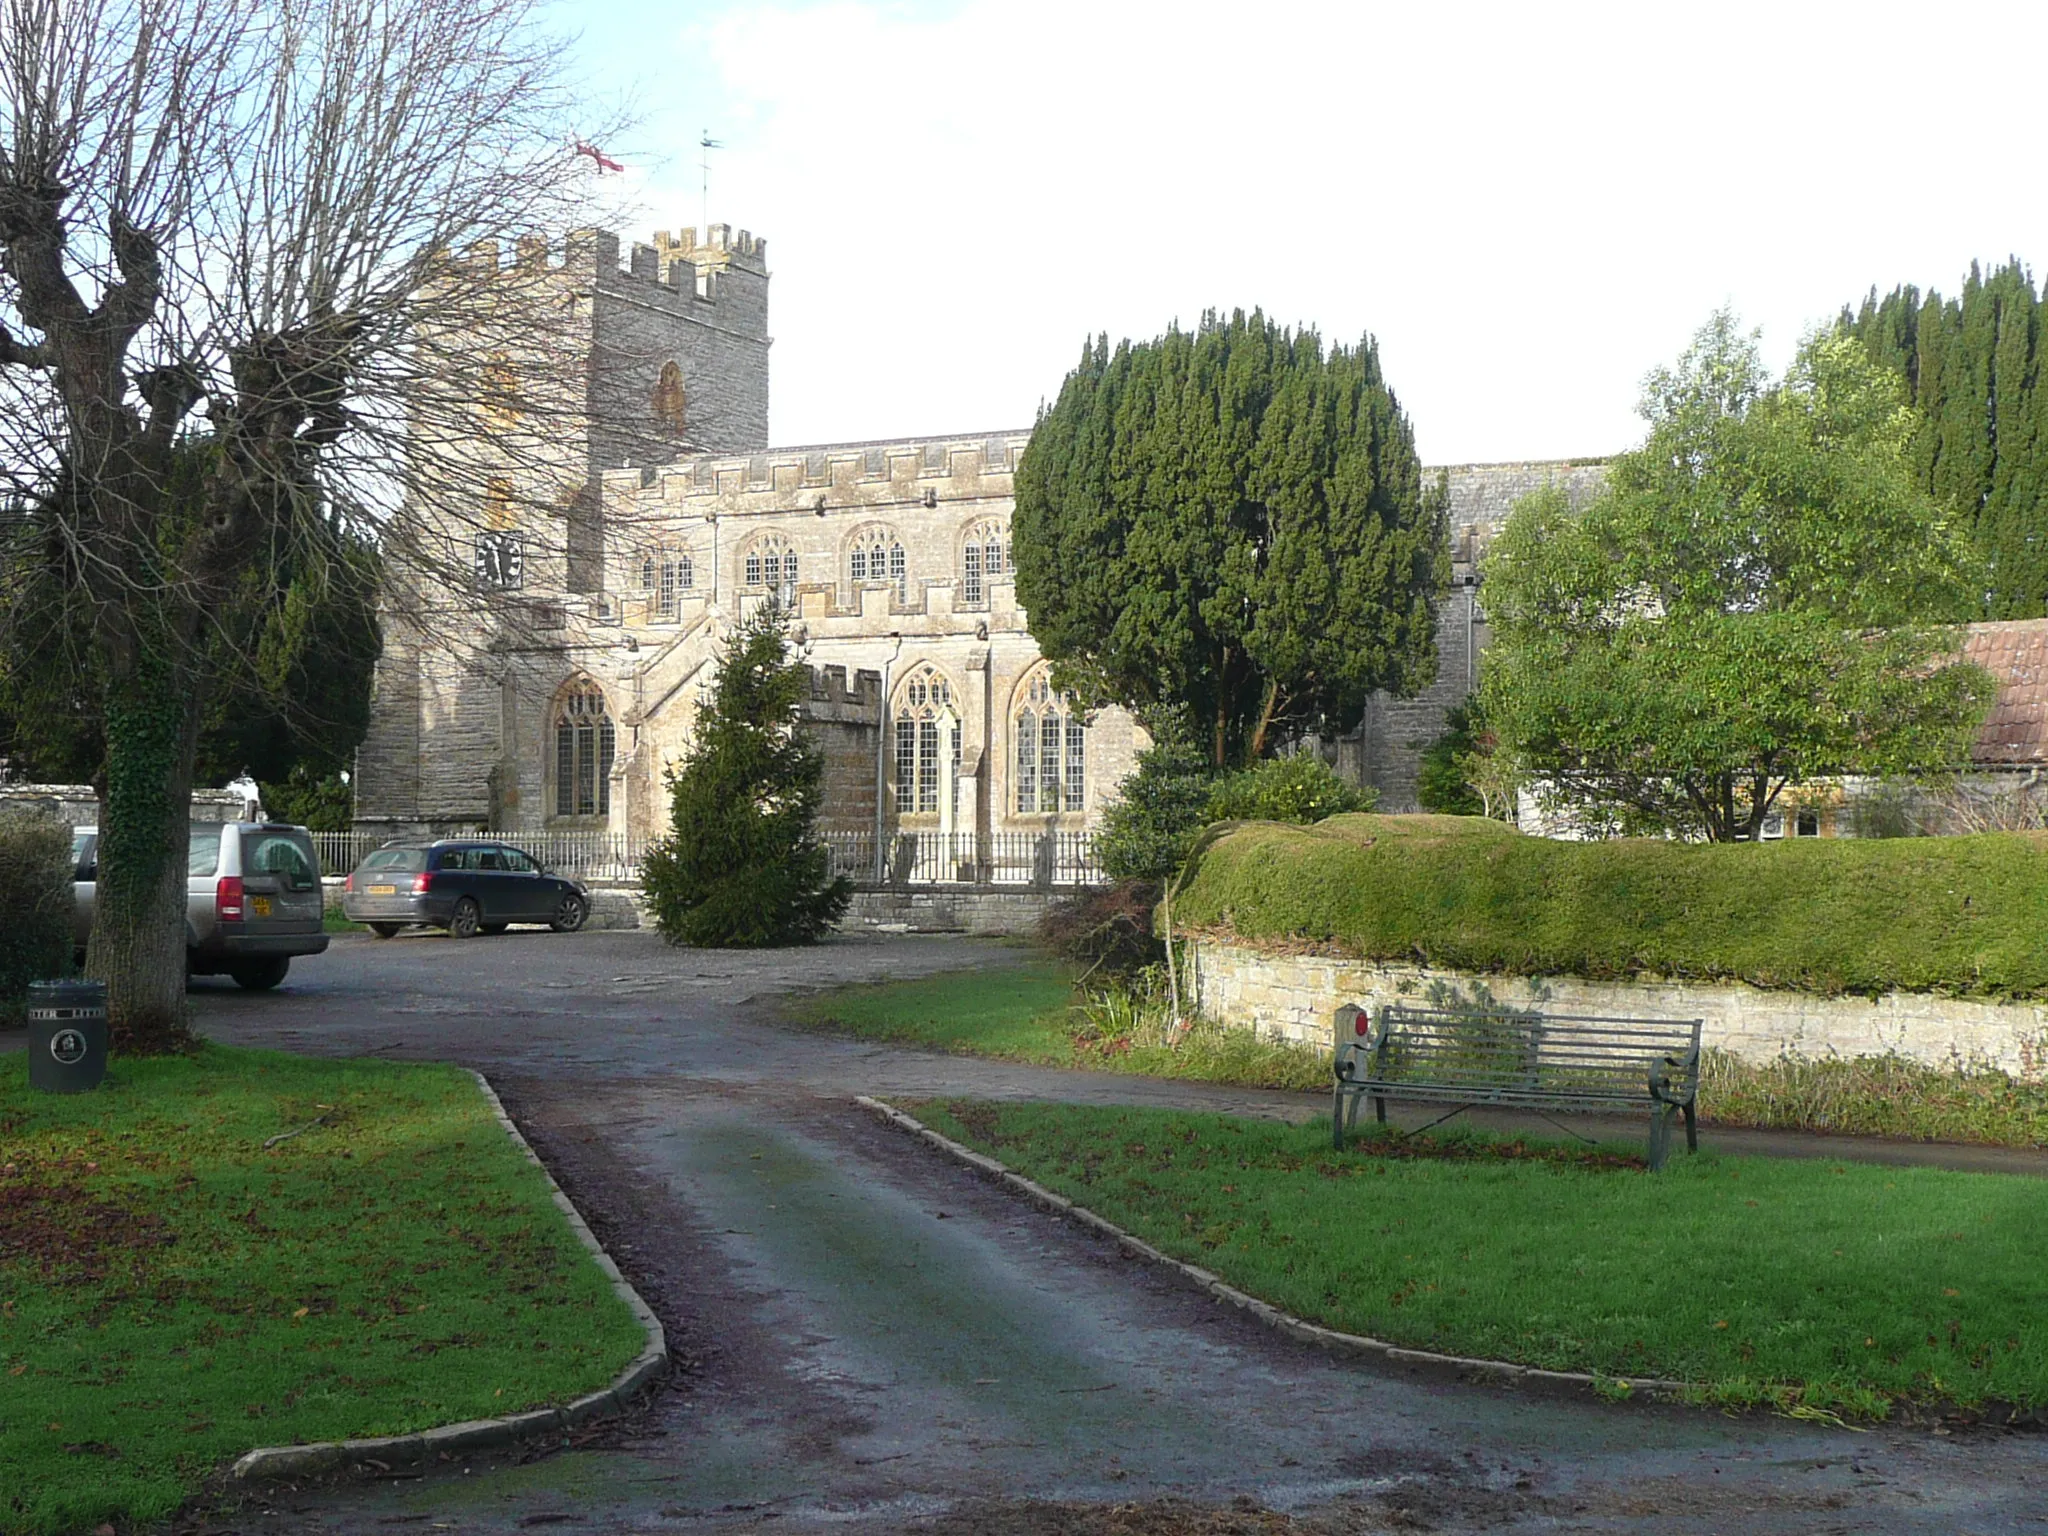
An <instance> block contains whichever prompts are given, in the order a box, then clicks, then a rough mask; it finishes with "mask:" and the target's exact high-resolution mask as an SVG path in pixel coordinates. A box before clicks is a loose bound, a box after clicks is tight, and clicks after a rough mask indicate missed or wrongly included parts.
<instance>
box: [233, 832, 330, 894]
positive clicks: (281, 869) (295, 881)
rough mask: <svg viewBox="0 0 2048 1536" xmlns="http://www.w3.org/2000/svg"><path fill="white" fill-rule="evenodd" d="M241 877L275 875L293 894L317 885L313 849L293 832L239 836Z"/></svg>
mask: <svg viewBox="0 0 2048 1536" xmlns="http://www.w3.org/2000/svg"><path fill="white" fill-rule="evenodd" d="M242 873H243V874H245V875H276V876H277V877H278V878H279V879H281V880H283V881H284V883H285V885H286V886H287V887H288V888H289V889H291V890H294V891H305V890H310V889H312V888H313V887H314V886H316V885H318V884H319V883H320V871H319V866H318V865H317V864H316V863H315V862H314V858H313V845H312V843H311V842H310V841H308V840H307V839H306V838H305V837H303V836H302V835H300V834H298V833H294V832H248V833H244V834H243V836H242Z"/></svg>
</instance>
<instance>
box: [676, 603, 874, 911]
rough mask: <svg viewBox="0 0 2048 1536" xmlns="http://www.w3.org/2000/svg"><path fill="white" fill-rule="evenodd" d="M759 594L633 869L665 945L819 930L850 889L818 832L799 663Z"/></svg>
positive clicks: (817, 760) (814, 763)
mask: <svg viewBox="0 0 2048 1536" xmlns="http://www.w3.org/2000/svg"><path fill="white" fill-rule="evenodd" d="M788 629H789V620H788V615H787V613H786V612H785V611H784V610H783V609H782V608H780V607H778V606H777V605H775V604H773V603H766V604H763V605H762V606H761V607H760V608H758V609H756V610H755V611H754V612H753V613H752V614H751V615H749V616H748V617H747V618H746V619H745V620H744V621H743V622H742V623H741V624H740V626H739V627H738V628H737V629H736V630H734V631H733V633H732V635H731V637H730V639H729V640H728V641H727V642H726V645H725V647H724V651H723V654H722V655H721V656H720V658H719V663H718V675H717V678H716V679H715V681H714V682H713V683H712V685H711V696H710V697H709V698H708V699H707V700H705V702H704V705H703V707H702V708H701V709H700V710H699V711H698V715H697V728H696V733H695V738H694V740H693V742H692V744H691V747H690V751H689V753H688V755H687V756H686V757H685V758H684V760H683V762H682V765H681V766H680V767H678V768H676V769H674V770H673V771H672V772H671V773H670V774H669V805H670V811H671V818H672V827H671V830H670V832H669V835H668V836H667V837H666V838H664V839H663V840H662V841H661V842H659V843H657V844H655V846H654V847H653V848H652V849H651V850H650V851H649V853H648V855H647V861H646V865H645V868H644V871H643V876H644V884H645V889H646V892H647V897H648V900H649V902H650V903H651V904H652V906H653V909H654V921H655V926H656V927H657V928H659V929H660V930H661V935H662V937H663V938H665V939H667V940H668V942H669V943H671V944H695V945H700V946H703V947H705V948H713V949H758V948H763V947H765V946H768V945H774V944H807V943H811V942H813V941H815V940H817V939H818V938H820V937H822V936H823V935H824V934H825V932H826V931H827V930H828V929H830V928H831V926H832V925H833V924H834V923H835V922H837V921H838V920H839V918H840V916H841V915H842V914H843V913H844V912H845V911H846V905H847V902H848V901H850V900H851V899H852V887H851V886H850V885H849V884H848V882H847V881H846V880H845V879H843V878H841V879H834V878H832V876H831V873H830V860H829V855H828V853H827V850H826V848H825V846H824V844H823V843H821V842H820V841H819V840H818V832H817V823H818V802H819V797H820V794H821V792H822V789H823V783H824V772H825V767H824V760H823V759H822V757H821V756H820V755H819V752H818V749H817V747H816V746H815V745H814V744H813V743H812V742H811V741H810V739H809V738H808V737H806V736H805V735H804V733H803V731H802V730H801V728H800V727H799V725H798V723H797V717H798V710H799V709H800V708H801V706H802V703H803V698H804V694H805V692H806V691H807V689H808V688H809V686H810V673H809V669H808V668H807V667H805V665H804V664H803V662H802V661H800V660H798V659H797V658H795V657H794V656H792V655H791V654H790V645H789V634H788Z"/></svg>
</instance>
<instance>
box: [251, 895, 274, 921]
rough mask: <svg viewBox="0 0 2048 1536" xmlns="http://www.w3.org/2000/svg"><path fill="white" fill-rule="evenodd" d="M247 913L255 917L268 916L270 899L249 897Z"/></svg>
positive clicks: (266, 897)
mask: <svg viewBox="0 0 2048 1536" xmlns="http://www.w3.org/2000/svg"><path fill="white" fill-rule="evenodd" d="M249 911H250V912H251V913H252V914H253V915H254V916H257V917H268V916H270V898H269V897H268V896H251V897H250V898H249Z"/></svg>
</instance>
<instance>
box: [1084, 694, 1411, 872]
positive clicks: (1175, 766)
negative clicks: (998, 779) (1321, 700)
mask: <svg viewBox="0 0 2048 1536" xmlns="http://www.w3.org/2000/svg"><path fill="white" fill-rule="evenodd" d="M1378 798H1379V796H1378V794H1377V792H1376V791H1373V790H1370V789H1359V788H1356V787H1354V786H1353V785H1350V784H1346V783H1345V782H1344V781H1343V780H1342V779H1340V778H1338V777H1337V775H1336V773H1335V772H1333V771H1332V770H1331V768H1330V766H1329V764H1327V763H1325V762H1324V761H1323V760H1322V759H1321V758H1320V757H1317V756H1316V755H1315V753H1313V752H1297V753H1296V754H1295V755H1294V756H1292V757H1272V758H1266V759H1263V760H1262V761H1259V762H1256V763H1253V764H1252V765H1251V766H1250V767H1248V768H1240V769H1238V770H1236V771H1235V772H1219V771H1218V770H1217V769H1216V768H1214V767H1212V766H1211V765H1210V764H1209V762H1208V761H1207V759H1205V758H1204V757H1203V756H1202V754H1201V753H1200V752H1199V751H1197V750H1196V748H1195V746H1194V744H1193V742H1192V741H1190V740H1189V739H1188V737H1187V736H1186V734H1185V733H1184V732H1182V731H1180V730H1177V729H1175V728H1172V727H1166V728H1162V729H1161V731H1160V734H1159V736H1158V738H1157V739H1156V740H1155V741H1154V743H1153V745H1151V746H1150V747H1147V748H1146V749H1145V750H1144V751H1143V752H1141V753H1139V754H1138V767H1137V770H1136V772H1134V773H1132V774H1131V776H1130V777H1129V778H1127V779H1125V780H1124V782H1123V784H1122V785H1121V786H1120V787H1119V789H1118V791H1117V798H1116V799H1115V800H1114V801H1113V802H1112V803H1111V804H1110V806H1109V808H1108V810H1106V811H1105V812H1104V813H1103V818H1102V831H1101V832H1100V833H1099V834H1098V836H1097V838H1096V844H1095V846H1096V849H1097V856H1098V857H1099V858H1100V859H1101V860H1102V867H1103V870H1104V871H1105V872H1106V873H1107V874H1108V875H1109V877H1110V878H1111V879H1112V880H1153V881H1163V880H1166V879H1169V878H1170V877H1172V876H1173V875H1174V874H1175V873H1176V872H1178V871H1179V869H1180V867H1181V865H1182V864H1184V863H1186V862H1187V857H1188V854H1189V853H1190V852H1191V851H1192V850H1193V849H1194V846H1195V840H1196V839H1197V838H1199V837H1200V836H1201V834H1202V829H1203V828H1204V827H1206V826H1209V825H1210V824H1211V823H1213V822H1218V821H1291V822H1315V821H1321V820H1323V819H1324V818H1325V817H1327V816H1337V815H1343V814H1345V813H1349V812H1358V811H1369V810H1371V809H1372V808H1373V805H1374V804H1375V803H1376V802H1377V800H1378Z"/></svg>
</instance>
